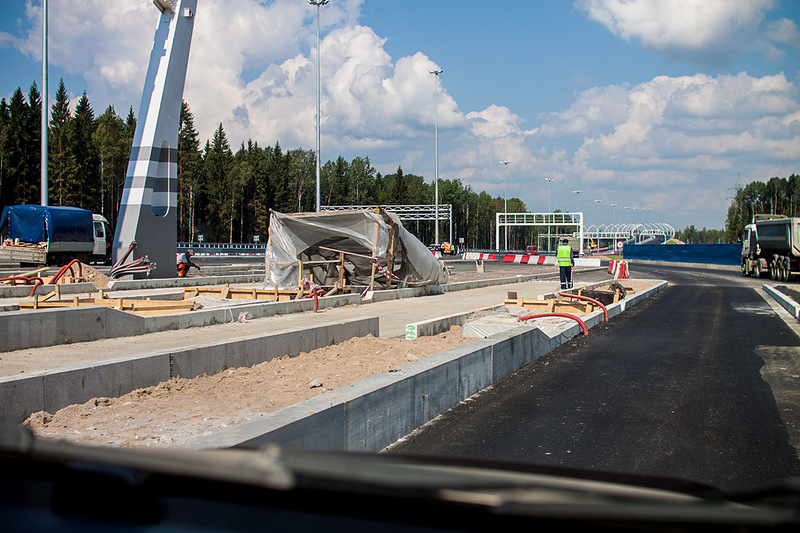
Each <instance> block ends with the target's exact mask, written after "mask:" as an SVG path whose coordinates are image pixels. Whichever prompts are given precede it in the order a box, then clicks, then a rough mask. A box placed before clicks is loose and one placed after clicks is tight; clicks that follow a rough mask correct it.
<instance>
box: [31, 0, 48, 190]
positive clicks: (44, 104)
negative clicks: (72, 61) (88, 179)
mask: <svg viewBox="0 0 800 533" xmlns="http://www.w3.org/2000/svg"><path fill="white" fill-rule="evenodd" d="M47 90H48V89H47V0H43V1H42V144H41V153H40V155H41V165H42V168H41V180H42V190H41V204H42V205H49V201H48V196H49V188H50V185H49V178H48V173H47V171H48V168H47V165H48V157H47V127H48V126H47V123H48V120H47V118H48V116H47V108H48V102H47ZM31 104H33V102H31Z"/></svg>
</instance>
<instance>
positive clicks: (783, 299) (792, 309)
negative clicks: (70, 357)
mask: <svg viewBox="0 0 800 533" xmlns="http://www.w3.org/2000/svg"><path fill="white" fill-rule="evenodd" d="M761 288H762V289H764V292H766V293H767V294H769V295H770V296H771V297H772V299H773V300H775V301H776V302H777V303H778V305H780V306H781V307H783V308H784V309H786V310H787V311H788V312H789V314H790V315H792V316H793V317H794V319H795V320H800V304H798V303H797V302H795V301H794V300H793V299H791V298H789V297H788V296H786V295H785V294H783V293H782V292H781V291H779V290H777V289H776V288H774V287H772V286H770V285H767V284H762V285H761Z"/></svg>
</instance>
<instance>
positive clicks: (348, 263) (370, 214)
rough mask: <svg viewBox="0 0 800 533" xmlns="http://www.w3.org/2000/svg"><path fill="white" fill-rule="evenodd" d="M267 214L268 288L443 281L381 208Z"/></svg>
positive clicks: (443, 274) (433, 262) (422, 249)
mask: <svg viewBox="0 0 800 533" xmlns="http://www.w3.org/2000/svg"><path fill="white" fill-rule="evenodd" d="M271 214H272V216H271V217H270V227H269V241H268V244H267V249H266V253H265V262H266V273H267V278H266V286H267V287H272V286H276V287H278V288H279V289H289V290H294V289H298V288H301V289H304V288H305V287H304V286H303V285H304V284H303V280H304V279H307V280H308V281H309V282H310V283H314V284H316V285H317V286H333V284H334V283H338V284H339V286H340V287H345V286H351V287H352V286H358V287H365V288H367V289H369V290H375V289H378V288H386V289H390V288H392V287H403V286H409V285H413V286H422V285H437V284H440V283H446V282H447V276H448V274H447V269H446V268H444V267H443V266H442V264H441V263H440V262H439V261H438V260H437V259H436V258H435V257H434V256H433V254H431V252H430V250H428V248H427V247H426V246H425V245H424V244H422V242H420V241H419V239H417V238H416V237H414V236H413V235H411V233H409V232H408V231H407V230H406V229H405V228H404V227H403V224H402V223H401V222H400V219H399V218H398V217H397V215H396V214H394V213H392V212H390V211H386V210H384V209H382V208H380V207H378V208H375V209H352V210H347V211H331V212H321V213H296V214H292V215H289V214H283V213H278V212H275V211H272V212H271Z"/></svg>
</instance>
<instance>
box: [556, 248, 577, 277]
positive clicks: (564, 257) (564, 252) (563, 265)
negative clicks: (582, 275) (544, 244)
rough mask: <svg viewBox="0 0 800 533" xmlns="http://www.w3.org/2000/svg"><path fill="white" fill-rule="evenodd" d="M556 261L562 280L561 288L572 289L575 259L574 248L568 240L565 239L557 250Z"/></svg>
mask: <svg viewBox="0 0 800 533" xmlns="http://www.w3.org/2000/svg"><path fill="white" fill-rule="evenodd" d="M556 261H557V262H558V274H559V277H560V278H561V288H562V289H571V288H572V267H573V265H575V259H574V257H573V256H572V247H571V246H570V245H569V240H568V239H563V240H562V241H561V244H560V245H559V246H558V248H557V249H556Z"/></svg>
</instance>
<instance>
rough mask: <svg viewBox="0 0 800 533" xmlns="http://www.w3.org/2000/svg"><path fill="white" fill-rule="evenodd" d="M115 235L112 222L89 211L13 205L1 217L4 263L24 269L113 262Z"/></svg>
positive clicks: (0, 256)
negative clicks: (11, 263)
mask: <svg viewBox="0 0 800 533" xmlns="http://www.w3.org/2000/svg"><path fill="white" fill-rule="evenodd" d="M113 235H114V233H113V232H112V231H111V228H110V226H109V224H108V221H107V220H106V219H105V217H103V216H102V215H97V214H94V213H92V212H91V211H88V210H86V209H80V208H77V207H65V206H42V205H9V206H5V207H3V213H2V217H0V239H2V240H1V241H0V244H1V245H0V261H3V262H14V263H20V264H21V265H64V264H67V263H68V262H70V261H72V260H73V259H78V260H79V261H80V262H82V263H85V264H89V263H105V264H108V263H110V261H111V239H112V238H113Z"/></svg>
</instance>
